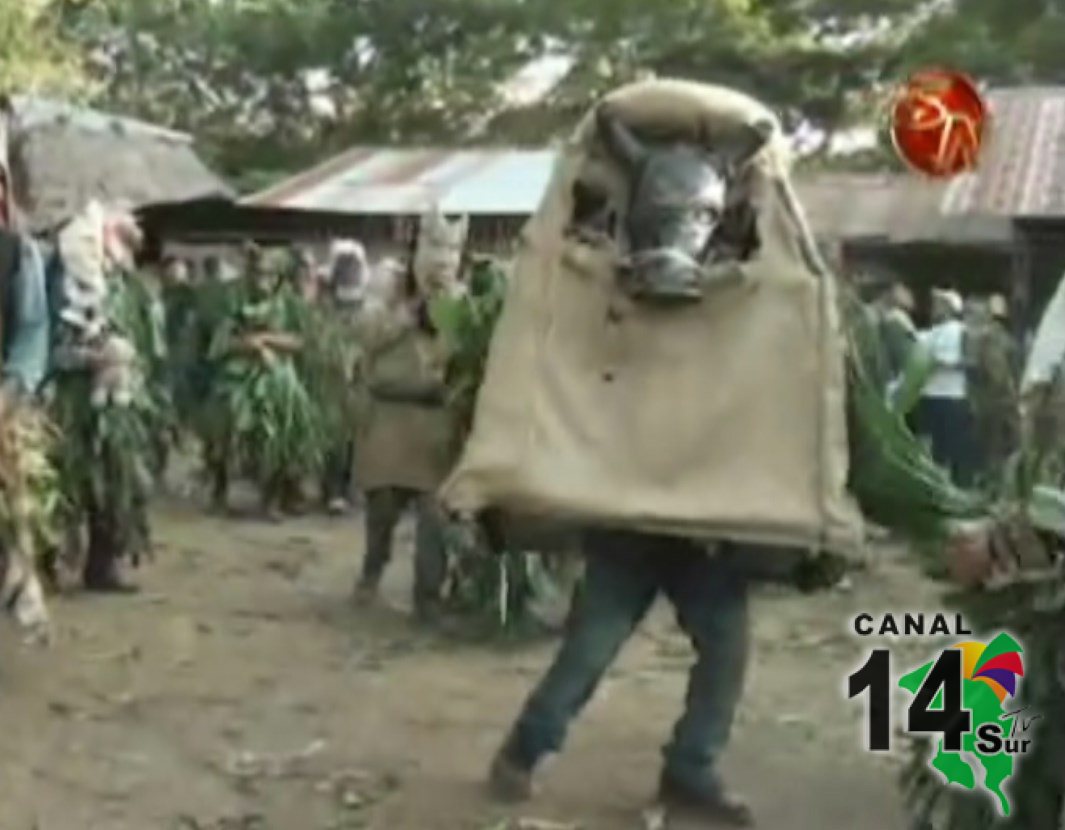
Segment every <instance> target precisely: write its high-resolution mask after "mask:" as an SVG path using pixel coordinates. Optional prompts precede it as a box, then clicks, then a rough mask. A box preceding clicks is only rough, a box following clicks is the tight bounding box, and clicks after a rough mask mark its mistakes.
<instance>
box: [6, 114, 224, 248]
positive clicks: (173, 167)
mask: <svg viewBox="0 0 1065 830" xmlns="http://www.w3.org/2000/svg"><path fill="white" fill-rule="evenodd" d="M12 103H13V108H14V114H13V128H12V130H11V133H12V135H11V152H10V157H11V167H12V177H13V179H14V185H15V188H14V189H15V194H16V197H17V199H18V203H19V207H20V208H21V210H22V212H23V215H24V217H25V219H26V221H27V222H28V225H29V227H30V229H31V230H42V229H45V228H49V227H53V226H55V225H56V224H59V223H60V222H62V221H63V220H65V219H66V218H68V217H69V216H71V215H72V214H73V213H75V212H76V211H78V210H80V209H81V208H82V207H83V206H84V205H85V203H86V202H88V201H89V200H91V199H99V200H100V201H103V202H106V203H110V204H119V205H122V206H125V207H129V208H137V207H141V206H144V205H148V204H153V203H156V202H178V201H185V200H188V199H197V198H203V197H208V196H232V191H231V190H230V188H229V187H228V186H227V185H226V184H225V182H223V181H222V180H221V179H220V178H219V177H218V176H216V175H215V174H214V173H212V172H211V171H210V170H209V169H208V168H207V166H206V165H205V164H204V163H203V161H201V160H200V159H199V157H197V155H196V153H195V150H194V149H193V144H192V138H191V137H190V136H188V135H186V134H184V133H178V132H174V131H172V130H166V129H163V128H161V127H156V126H153V125H151V124H146V123H144V122H140V121H135V120H132V119H128V118H120V117H117V116H112V115H107V114H105V113H101V112H97V111H95V110H91V109H85V108H81V107H74V106H71V105H69V104H63V103H59V102H54V101H47V100H43V99H38V98H16V99H14V100H13V102H12Z"/></svg>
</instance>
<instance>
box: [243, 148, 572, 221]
mask: <svg viewBox="0 0 1065 830" xmlns="http://www.w3.org/2000/svg"><path fill="white" fill-rule="evenodd" d="M554 160H555V153H554V151H552V150H502V149H475V150H445V149H418V150H410V149H406V150H394V149H379V150H378V149H369V148H355V149H353V150H350V151H348V152H347V153H344V154H343V155H342V156H338V157H337V158H335V159H332V160H330V161H328V162H326V163H325V164H323V165H320V166H319V167H316V168H313V169H312V170H310V171H308V172H306V173H303V174H301V175H299V176H296V177H295V178H292V179H289V180H288V181H286V182H282V183H281V184H280V185H277V186H275V187H273V188H270V189H269V190H265V191H263V192H261V193H257V194H255V195H253V196H250V197H248V198H247V199H245V200H244V201H245V204H249V205H256V206H260V207H285V208H297V209H303V210H329V211H339V212H350V213H358V214H363V215H413V214H419V213H421V212H423V211H425V210H427V209H429V208H431V207H432V206H433V205H434V204H435V205H439V207H440V209H441V210H442V211H443V212H444V213H465V214H469V215H471V216H477V215H496V216H508V215H509V216H522V215H527V214H530V213H532V212H533V211H534V210H536V207H537V205H538V204H539V201H540V197H541V196H542V195H543V192H544V190H545V188H546V187H547V183H548V180H549V178H550V176H551V170H552V167H553V165H554Z"/></svg>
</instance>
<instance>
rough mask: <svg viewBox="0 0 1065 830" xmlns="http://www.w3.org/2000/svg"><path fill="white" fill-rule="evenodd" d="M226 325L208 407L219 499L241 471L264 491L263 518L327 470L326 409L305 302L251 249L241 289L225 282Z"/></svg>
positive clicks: (216, 329)
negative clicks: (323, 462)
mask: <svg viewBox="0 0 1065 830" xmlns="http://www.w3.org/2000/svg"><path fill="white" fill-rule="evenodd" d="M212 293H213V294H215V295H216V298H217V299H219V300H221V302H219V307H220V309H221V310H222V312H223V316H222V318H221V319H218V320H217V321H212V323H213V325H212V334H211V336H210V345H209V351H208V355H207V360H208V363H209V365H210V367H211V368H210V370H209V375H210V383H209V390H208V392H207V398H206V401H205V405H204V416H203V419H204V424H205V427H206V429H205V437H206V438H207V442H206V443H207V446H208V447H210V449H211V457H210V458H209V462H210V464H211V466H212V468H213V473H214V493H213V495H214V500H215V505H216V507H218V508H224V507H225V506H226V504H225V499H226V495H227V490H228V474H229V470H230V468H232V467H235V468H237V469H239V470H241V471H243V472H246V473H247V474H249V475H250V476H251V477H252V478H253V479H254V481H255V482H256V484H257V485H258V488H259V496H260V506H261V510H262V513H263V514H264V516H266V517H268V518H270V519H279V518H280V517H281V511H282V509H283V508H286V507H294V501H295V499H296V497H297V496H298V489H299V484H300V483H301V482H302V480H303V477H304V476H305V475H308V474H316V473H317V472H318V471H319V468H320V457H321V452H322V447H321V435H322V431H323V428H322V423H321V410H320V406H319V405H318V402H317V401H315V400H314V396H313V395H312V393H311V391H310V388H309V386H308V383H307V378H306V371H305V367H306V360H307V358H306V355H305V349H304V344H305V342H306V337H305V335H306V333H307V331H308V330H309V329H310V327H311V322H310V321H311V320H312V317H311V315H310V313H309V306H308V304H307V303H306V301H305V300H304V299H303V298H302V297H301V296H300V295H299V294H298V293H297V292H296V291H295V290H294V289H293V286H291V285H290V284H282V282H281V281H280V280H279V279H278V272H277V269H276V268H274V267H272V264H271V263H270V262H267V261H265V259H264V257H263V256H262V252H261V251H260V250H259V249H258V248H257V247H255V246H250V247H249V248H248V250H247V253H246V257H245V277H244V280H243V281H242V283H241V284H239V285H229V284H226V283H219V284H218V285H217V287H216V288H215V290H214V291H213V292H212Z"/></svg>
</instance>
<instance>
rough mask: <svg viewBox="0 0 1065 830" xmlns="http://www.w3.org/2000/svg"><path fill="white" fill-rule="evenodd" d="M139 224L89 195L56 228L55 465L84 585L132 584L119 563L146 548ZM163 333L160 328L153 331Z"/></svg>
mask: <svg viewBox="0 0 1065 830" xmlns="http://www.w3.org/2000/svg"><path fill="white" fill-rule="evenodd" d="M139 241H140V234H139V231H138V230H137V228H136V225H135V224H134V223H133V220H132V218H130V217H128V216H125V215H122V214H118V213H115V212H109V211H107V210H105V209H104V208H103V207H102V206H101V205H99V204H98V203H95V202H94V203H91V204H89V205H88V207H86V209H85V210H84V211H83V212H82V213H81V214H80V215H78V216H77V217H75V218H74V219H73V220H71V221H70V222H69V223H68V224H67V225H66V226H65V227H64V228H62V230H61V231H60V232H59V237H58V245H57V255H58V259H59V264H60V267H61V269H62V278H61V301H60V302H61V305H60V311H59V323H58V329H57V331H56V337H55V340H56V347H55V348H56V356H55V367H56V371H55V390H54V397H53V402H52V409H53V417H54V419H55V421H56V423H57V424H58V425H59V427H60V430H61V434H62V445H61V447H60V448H59V453H58V464H59V467H60V470H61V473H62V480H63V484H64V490H65V492H66V497H67V498H66V503H67V505H68V509H69V515H68V525H69V526H70V528H71V530H72V532H71V538H72V539H76V538H80V535H81V531H82V530H84V532H85V534H86V537H87V538H86V541H87V551H86V556H85V565H84V583H85V587H86V588H87V589H88V590H92V591H107V592H113V591H128V590H132V589H133V586H132V585H130V584H129V583H128V582H126V581H125V580H124V579H123V578H122V576H121V574H120V571H119V563H120V562H121V561H122V560H125V559H129V560H130V561H131V562H132V564H133V565H137V564H139V562H140V558H141V557H142V556H143V555H145V554H148V553H150V548H151V539H150V534H149V526H148V498H149V496H150V492H151V488H152V484H153V476H152V469H153V462H154V461H155V460H156V458H155V452H154V451H155V447H154V446H153V437H152V434H153V428H154V426H155V424H156V423H157V421H156V419H157V418H158V414H157V413H156V412H155V411H154V409H153V401H152V396H151V394H150V392H149V390H148V387H147V382H148V376H147V371H148V367H149V365H150V364H149V360H150V358H149V356H147V355H141V354H138V351H137V342H138V339H139V338H138V328H139V326H138V319H139V317H140V315H139V313H138V308H139V305H138V303H137V302H136V300H135V299H134V298H133V297H132V296H131V294H130V293H129V292H130V285H129V283H128V282H127V280H130V279H134V278H135V277H133V275H132V271H133V268H134V251H135V250H136V247H137V246H138V244H139ZM159 337H160V339H161V337H162V334H161V331H160V332H159Z"/></svg>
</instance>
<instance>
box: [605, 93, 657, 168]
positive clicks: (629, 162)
mask: <svg viewBox="0 0 1065 830" xmlns="http://www.w3.org/2000/svg"><path fill="white" fill-rule="evenodd" d="M595 120H596V126H597V127H598V130H599V136H600V138H601V139H602V141H603V144H605V145H606V148H607V150H608V151H609V152H610V154H611V155H612V156H613V157H614V159H615V160H617V161H619V162H620V163H621V164H622V165H624V166H625V167H626V168H628V169H629V170H634V169H636V168H637V167H639V166H640V164H642V163H643V160H644V159H645V158H646V156H647V150H646V148H644V146H643V144H641V143H640V140H639V139H638V138H637V137H636V136H635V135H634V134H633V132H632V130H630V129H629V128H628V127H626V126H625V125H624V124H622V123H621V121H619V120H618V119H617V118H616V117H615V116H614V115H613V114H612V113H610V112H609V111H608V110H607V108H606V107H602V106H601V107H599V109H598V111H597V112H596V119H595Z"/></svg>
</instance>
